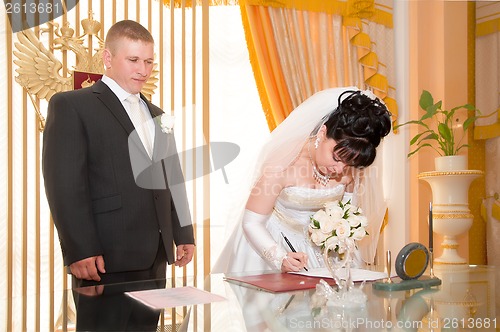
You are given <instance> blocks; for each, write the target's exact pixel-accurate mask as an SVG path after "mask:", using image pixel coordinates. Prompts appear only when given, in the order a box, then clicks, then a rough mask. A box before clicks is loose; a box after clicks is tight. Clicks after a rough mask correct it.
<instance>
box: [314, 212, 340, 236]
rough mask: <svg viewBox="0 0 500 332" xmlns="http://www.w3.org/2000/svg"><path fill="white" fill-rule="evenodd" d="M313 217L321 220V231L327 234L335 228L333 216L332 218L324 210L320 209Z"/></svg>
mask: <svg viewBox="0 0 500 332" xmlns="http://www.w3.org/2000/svg"><path fill="white" fill-rule="evenodd" d="M313 218H314V219H315V220H316V221H317V222H319V228H320V230H321V232H323V233H325V234H331V233H332V232H333V230H334V227H335V223H334V222H333V220H332V218H330V217H329V216H328V215H327V214H326V212H325V211H324V210H319V211H318V212H316V213H315V214H314V216H313Z"/></svg>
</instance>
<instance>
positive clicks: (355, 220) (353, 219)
mask: <svg viewBox="0 0 500 332" xmlns="http://www.w3.org/2000/svg"><path fill="white" fill-rule="evenodd" d="M347 221H348V222H349V225H351V227H357V226H358V225H359V224H361V219H360V216H359V215H358V216H357V215H354V214H350V215H349V218H347Z"/></svg>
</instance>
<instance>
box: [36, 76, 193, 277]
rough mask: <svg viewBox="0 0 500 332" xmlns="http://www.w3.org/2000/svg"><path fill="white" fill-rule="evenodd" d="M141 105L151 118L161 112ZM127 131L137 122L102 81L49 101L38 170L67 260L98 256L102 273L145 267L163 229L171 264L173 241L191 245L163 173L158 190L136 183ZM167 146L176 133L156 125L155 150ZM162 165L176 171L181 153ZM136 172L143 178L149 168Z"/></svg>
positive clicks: (157, 167) (158, 164) (190, 231)
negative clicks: (100, 256) (100, 260)
mask: <svg viewBox="0 0 500 332" xmlns="http://www.w3.org/2000/svg"><path fill="white" fill-rule="evenodd" d="M141 97H142V99H143V100H145V99H144V97H143V96H141ZM145 102H146V103H147V105H148V108H149V110H150V112H151V115H152V117H156V116H159V115H161V114H162V113H163V111H162V110H161V109H160V108H158V107H156V106H154V105H152V104H151V103H150V102H149V101H147V100H145ZM131 133H132V134H133V133H135V131H134V126H133V124H132V122H131V121H130V119H129V117H128V115H127V113H126V111H125V109H124V108H123V106H122V104H121V102H120V101H119V99H118V98H117V97H116V95H115V94H114V93H113V92H112V91H111V90H110V89H109V88H108V86H107V85H106V84H104V83H102V82H101V81H98V82H96V83H95V84H94V85H93V86H91V87H89V88H84V89H80V90H75V91H69V92H62V93H58V94H55V95H54V96H53V97H52V98H51V99H50V102H49V108H48V114H47V122H46V126H45V130H44V135H43V152H42V171H43V176H44V180H45V191H46V194H47V199H48V202H49V206H50V210H51V213H52V216H53V219H54V223H55V225H56V227H57V231H58V234H59V239H60V243H61V249H62V253H63V258H64V263H65V264H66V265H70V264H71V263H73V262H75V261H78V260H81V259H83V258H86V257H90V256H96V255H103V256H104V260H105V263H106V272H123V271H133V270H142V269H147V268H148V267H150V266H151V265H152V264H153V261H154V259H155V257H156V253H157V249H158V242H159V232H160V231H161V236H162V239H163V243H164V245H165V250H166V253H167V261H168V262H169V263H170V264H171V263H173V262H174V261H175V256H174V250H173V244H174V242H175V244H177V245H179V244H194V238H193V228H192V225H191V220H182V221H179V218H178V214H177V212H176V208H175V206H174V204H173V200H172V196H171V192H170V190H169V189H168V187H166V186H165V183H166V182H167V178H165V177H163V178H162V180H161V181H162V182H163V185H159V186H157V188H159V189H147V188H151V187H146V188H144V187H141V186H138V185H137V183H136V180H137V178H138V175H137V174H136V175H135V177H134V171H133V169H132V164H131V160H130V154H129V152H130V148H129V135H130V134H131ZM132 138H133V136H132ZM131 146H133V145H131ZM136 146H137V147H139V148H138V149H140V148H142V149H143V150H144V148H143V147H142V145H136ZM165 146H169V148H170V150H171V149H175V141H174V138H173V134H165V133H162V132H161V130H159V129H157V130H156V134H155V147H154V154H155V155H156V154H158V153H159V152H161V151H162V149H163V148H165ZM160 147H161V148H160ZM143 153H144V156H146V152H145V150H144V151H143ZM160 154H161V153H160ZM156 159H158V158H156ZM145 160H146V162H149V163H151V161H150V160H149V159H145ZM153 160H155V158H153ZM167 166H168V167H170V168H172V167H174V168H175V170H173V171H174V172H176V173H177V174H179V173H180V166H179V163H178V158H170V160H169V165H167ZM149 169H150V170H156V171H158V170H160V171H161V172H162V174H163V175H164V176H165V175H166V171H167V172H168V171H172V170H171V169H169V168H166V167H165V162H164V160H157V161H156V162H155V163H152V165H151V168H149ZM140 176H142V177H145V176H146V177H147V172H142V174H141V175H140ZM155 179H156V180H158V178H157V177H156V178H155ZM184 193H185V192H184ZM186 204H187V201H186ZM189 218H190V216H189ZM181 223H182V225H186V226H184V227H183V226H181Z"/></svg>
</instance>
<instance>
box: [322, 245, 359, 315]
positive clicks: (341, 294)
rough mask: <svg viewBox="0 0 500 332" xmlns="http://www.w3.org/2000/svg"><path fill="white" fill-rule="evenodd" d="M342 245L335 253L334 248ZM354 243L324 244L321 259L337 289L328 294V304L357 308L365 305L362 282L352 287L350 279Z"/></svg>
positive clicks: (354, 248) (352, 283)
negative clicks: (341, 250)
mask: <svg viewBox="0 0 500 332" xmlns="http://www.w3.org/2000/svg"><path fill="white" fill-rule="evenodd" d="M339 246H342V247H343V248H344V250H343V252H342V253H340V254H339V253H337V252H336V250H335V249H336V248H339ZM355 250H356V245H355V243H354V241H351V242H349V241H348V243H341V244H340V245H339V244H336V245H330V246H326V247H325V249H324V251H323V259H324V261H325V265H326V267H327V268H328V270H329V272H330V274H331V275H332V278H333V279H334V280H335V283H336V284H337V290H336V291H333V292H330V293H329V295H328V305H330V306H336V307H343V308H358V307H363V306H365V305H366V300H367V297H366V294H365V293H364V291H363V287H364V282H363V283H362V284H361V285H360V287H354V281H353V279H352V270H351V269H352V266H353V261H354V252H355Z"/></svg>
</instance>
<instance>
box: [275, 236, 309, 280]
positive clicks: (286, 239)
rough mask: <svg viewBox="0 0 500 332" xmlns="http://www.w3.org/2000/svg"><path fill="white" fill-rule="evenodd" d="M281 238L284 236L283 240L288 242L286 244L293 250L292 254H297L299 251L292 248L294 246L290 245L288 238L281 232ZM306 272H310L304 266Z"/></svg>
mask: <svg viewBox="0 0 500 332" xmlns="http://www.w3.org/2000/svg"><path fill="white" fill-rule="evenodd" d="M281 236H283V238H284V239H285V242H286V244H287V245H288V247H289V248H290V250H291V251H292V252H297V251H296V250H295V248H294V247H293V246H292V244H291V243H290V241H289V240H288V238H287V237H286V236H285V234H283V232H281ZM304 270H306V271H309V270H308V269H307V267H305V266H304Z"/></svg>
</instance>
